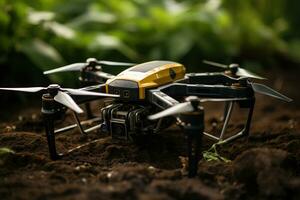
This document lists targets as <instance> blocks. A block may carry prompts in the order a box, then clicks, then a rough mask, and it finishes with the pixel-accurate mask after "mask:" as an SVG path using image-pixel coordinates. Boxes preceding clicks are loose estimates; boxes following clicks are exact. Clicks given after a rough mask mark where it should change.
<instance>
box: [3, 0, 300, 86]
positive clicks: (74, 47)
mask: <svg viewBox="0 0 300 200" xmlns="http://www.w3.org/2000/svg"><path fill="white" fill-rule="evenodd" d="M299 7H300V1H297V0H289V1H286V0H242V1H236V0H189V1H187V0H186V1H183V0H181V1H179V0H177V1H175V0H122V1H120V0H109V1H106V0H73V1H60V0H34V1H32V0H14V1H11V0H0V44H1V45H0V67H1V71H2V73H1V75H0V84H1V85H2V86H4V85H5V86H12V85H14V86H16V85H18V86H20V85H22V86H23V85H25V86H28V85H41V84H46V83H48V82H49V81H52V82H54V81H56V82H59V83H61V82H63V83H64V84H72V83H74V82H75V81H76V78H75V76H73V75H70V74H65V73H64V74H60V75H56V76H50V78H51V80H49V79H47V78H45V77H44V76H43V75H42V71H44V70H47V69H51V68H55V67H59V66H62V65H64V64H67V63H72V62H78V61H80V62H82V61H84V60H85V59H86V58H88V57H96V58H98V59H108V60H114V61H131V62H143V61H148V60H154V59H167V60H174V61H178V62H182V63H184V64H185V65H186V66H188V69H189V70H191V69H192V70H196V71H201V68H200V67H201V66H203V64H201V61H202V60H203V59H209V60H215V61H223V62H226V63H229V62H231V61H243V62H247V63H248V64H249V63H250V67H251V63H252V65H253V66H255V65H256V66H259V65H258V64H260V65H269V66H273V65H275V63H278V62H279V61H281V60H285V61H286V60H288V61H291V62H293V63H298V62H300V39H299V34H300V20H299V17H298V8H299ZM108 70H109V69H108ZM118 70H121V69H118Z"/></svg>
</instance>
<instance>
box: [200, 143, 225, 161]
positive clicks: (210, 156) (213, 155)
mask: <svg viewBox="0 0 300 200" xmlns="http://www.w3.org/2000/svg"><path fill="white" fill-rule="evenodd" d="M217 145H218V143H216V144H214V145H212V146H211V147H210V148H209V149H208V150H207V151H204V152H203V159H204V160H206V161H221V162H225V163H229V162H231V160H229V159H227V158H225V157H222V156H220V154H219V153H218V150H217Z"/></svg>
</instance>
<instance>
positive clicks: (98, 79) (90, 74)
mask: <svg viewBox="0 0 300 200" xmlns="http://www.w3.org/2000/svg"><path fill="white" fill-rule="evenodd" d="M114 77H115V76H114V75H112V74H109V73H106V72H103V71H82V72H81V77H80V80H81V81H83V82H89V83H105V82H106V81H107V80H108V79H111V78H114Z"/></svg>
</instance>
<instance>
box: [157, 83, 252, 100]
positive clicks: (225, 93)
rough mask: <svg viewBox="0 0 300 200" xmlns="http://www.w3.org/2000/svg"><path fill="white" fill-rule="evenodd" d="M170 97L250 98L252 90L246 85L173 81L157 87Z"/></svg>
mask: <svg viewBox="0 0 300 200" xmlns="http://www.w3.org/2000/svg"><path fill="white" fill-rule="evenodd" d="M159 90H160V91H162V92H163V93H165V94H167V95H169V96H171V97H184V96H198V97H203V98H207V97H208V98H252V97H253V96H254V92H253V90H252V89H251V88H248V87H234V86H224V85H203V84H183V83H173V84H170V85H168V86H163V87H161V88H159Z"/></svg>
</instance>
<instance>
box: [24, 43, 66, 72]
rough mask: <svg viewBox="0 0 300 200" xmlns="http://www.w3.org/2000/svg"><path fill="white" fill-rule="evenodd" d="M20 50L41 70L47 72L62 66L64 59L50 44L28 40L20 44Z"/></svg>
mask: <svg viewBox="0 0 300 200" xmlns="http://www.w3.org/2000/svg"><path fill="white" fill-rule="evenodd" d="M20 50H21V51H22V52H23V53H24V54H25V55H27V56H28V58H29V59H30V60H31V61H32V62H33V63H34V64H35V65H37V66H38V67H39V68H41V69H43V70H46V69H49V68H50V67H52V68H53V66H60V65H62V64H63V63H64V62H63V58H62V56H61V55H60V53H59V52H58V51H57V50H56V49H55V48H54V47H53V46H51V45H50V44H47V43H46V42H44V41H42V40H40V39H32V40H26V41H24V42H22V43H21V44H20Z"/></svg>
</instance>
